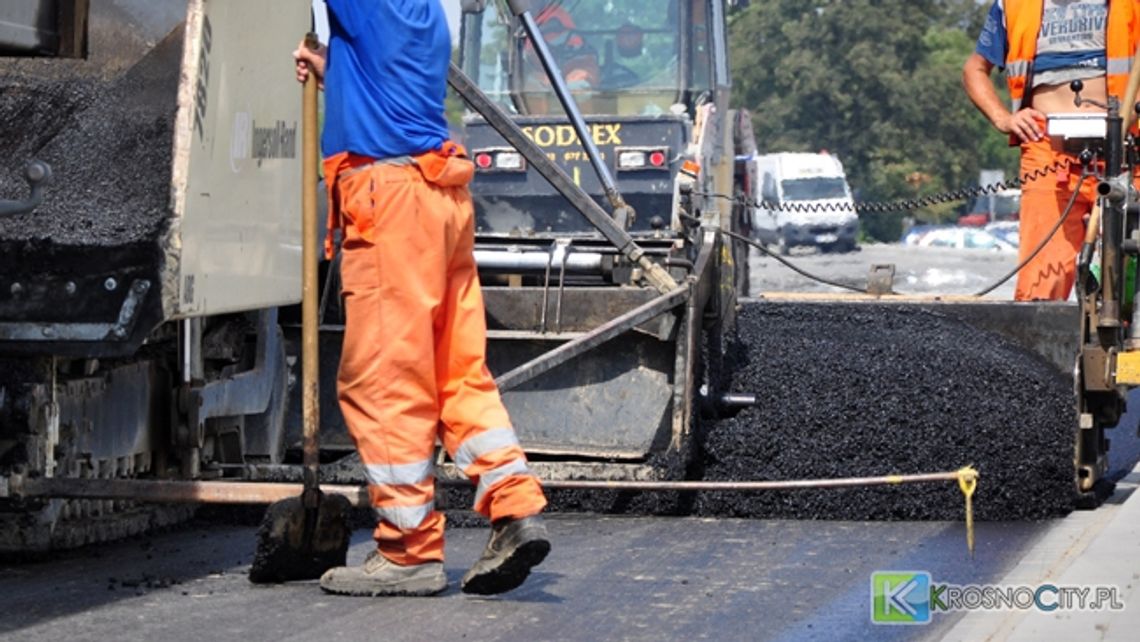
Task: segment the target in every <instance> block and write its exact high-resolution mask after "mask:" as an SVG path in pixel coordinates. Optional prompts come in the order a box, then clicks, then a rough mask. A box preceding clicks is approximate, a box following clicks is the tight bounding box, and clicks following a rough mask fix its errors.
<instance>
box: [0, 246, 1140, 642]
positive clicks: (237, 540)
mask: <svg viewBox="0 0 1140 642" xmlns="http://www.w3.org/2000/svg"><path fill="white" fill-rule="evenodd" d="M978 252H982V251H961V252H938V253H937V254H936V255H935V254H933V253H928V252H922V253H919V252H918V251H916V250H910V249H908V248H897V247H891V246H872V247H868V248H865V249H864V251H863V252H859V253H855V254H849V255H843V256H831V255H827V256H817V255H803V256H795V257H793V259H794V260H795V261H797V262H798V263H801V264H802V265H803V266H804V267H805V268H807V269H809V270H812V271H818V272H821V273H823V274H826V275H828V276H830V277H832V278H841V279H847V280H849V281H851V282H852V283H856V282H858V281H859V280H860V279H864V278H865V275H866V272H867V265H868V264H870V263H896V265H897V266H898V272H897V274H898V276H897V277H896V284H897V285H896V289H898V290H900V291H901V290H904V283H910V285H911V287H908V288H905V289H906V291H909V292H916V291H924V290H925V291H945V292H969V291H973V290H976V289H978V287H980V286H981V285H984V283H983V282H984V281H986V279H987V278H989V277H990V276H991V275H992V276H994V277H996V276H1000V273H1001V272H1004V271H1005V270H1007V269H1008V268H1009V267H1011V266H1012V258H1011V257H1009V256H1005V255H999V254H1000V253H996V252H995V253H993V254H992V255H991V254H990V253H988V252H983V254H984V256H981V255H979V254H978ZM752 267H753V288H754V290H753V292H754V293H756V292H757V290H762V289H783V290H793V289H800V290H802V289H813V288H809V287H807V286H805V285H804V284H803V282H802V281H801V280H800V277H798V276H795V275H790V273H786V270H784V268H782V267H780V266H778V265H777V264H775V262H774V261H772V260H770V259H761V258H758V257H755V256H754V257H753V259H752ZM967 268H968V269H967ZM908 279H910V280H909V281H908ZM933 281H937V284H934V283H932V282H933ZM955 284H956V286H955ZM939 285H941V286H945V287H938V286H939ZM976 286H977V287H976ZM998 296H999V297H1001V296H1002V294H1001V291H999V293H998ZM1004 296H1005V297H1006V298H1008V296H1009V295H1008V293H1007V294H1005V295H1004ZM1134 406H1140V400H1137V402H1136V403H1135V404H1134ZM1135 423H1136V421H1135V418H1134V417H1128V418H1126V419H1125V423H1124V424H1123V425H1124V426H1134V425H1135ZM1112 437H1113V449H1112V454H1111V455H1112V464H1113V469H1114V470H1116V471H1125V470H1129V469H1131V467H1132V465H1133V463H1134V462H1135V461H1136V460H1137V458H1138V456H1140V442H1138V440H1137V439H1136V436H1135V430H1134V429H1133V428H1122V429H1120V430H1119V431H1118V432H1117V434H1114V435H1112ZM1027 483H1032V480H1029V481H1028V482H1027ZM898 492H900V493H905V492H907V490H906V488H905V487H904V488H900V489H899V490H898ZM549 525H550V531H551V535H552V538H553V541H554V550H553V552H552V553H551V555H550V557H549V558H548V559H547V561H546V562H545V563H544V564H543V565H542V566H540V567H538V568H537V569H536V572H535V573H534V574H533V575H532V577H531V578H530V580H529V581H528V582H527V583H526V584H524V585H523V587H521V588H520V589H518V590H516V591H514V592H512V593H509V594H507V595H504V596H499V597H494V598H474V597H469V596H466V595H463V594H462V593H460V592H459V591H458V588H457V585H458V580H459V578H460V577H461V576H462V574H463V572H464V571H465V570H466V568H467V566H468V565H469V564H471V563H472V562H473V561H474V560H475V558H476V557H477V556H478V554H479V551H480V550H481V548H482V546H483V544H484V541H485V538H486V535H487V534H486V531H485V530H484V529H453V530H449V531H448V546H447V555H448V560H447V563H446V568H447V573H448V577H449V578H450V579H451V583H452V586H451V588H450V589H449V590H448V591H447V592H446V593H445V594H444V595H442V596H440V597H435V598H376V599H369V598H342V597H334V596H329V595H325V594H323V593H322V592H321V591H320V590H319V588H318V587H317V586H316V585H315V583H312V582H309V583H298V584H293V585H287V586H276V587H255V586H252V585H250V584H249V583H248V582H247V580H246V578H245V572H246V571H247V570H248V568H249V566H248V565H249V562H250V559H251V558H252V555H253V547H254V529H253V528H252V527H245V526H232V525H224V524H216V523H201V522H199V523H195V524H192V525H190V526H187V527H184V528H181V529H178V530H175V531H172V532H168V533H164V534H159V535H151V536H146V537H141V538H135V539H132V540H128V541H125V542H121V543H117V544H112V545H103V546H99V547H91V548H88V549H83V550H79V551H73V552H68V553H61V554H57V555H54V556H52V557H51V558H49V559H47V560H40V561H37V562H30V563H23V564H13V563H6V564H2V565H0V613H2V614H3V615H2V616H0V636H2V637H5V638H10V639H68V640H96V639H99V640H104V639H108V638H112V639H121V640H154V639H162V640H195V641H197V640H202V639H246V640H261V639H274V640H313V639H321V640H341V639H343V640H372V639H385V640H433V642H434V641H444V640H610V639H629V640H661V639H669V640H672V639H677V640H683V639H716V640H835V639H851V640H869V639H875V640H906V639H917V638H924V637H927V636H933V635H936V634H937V633H939V632H941V631H944V630H946V629H947V628H948V627H949V625H950V624H952V623H953V622H954V621H955V618H952V617H946V618H942V619H936V620H935V622H934V623H933V624H931V625H929V626H924V627H883V626H876V625H872V624H871V622H870V618H869V610H870V608H869V583H870V582H869V580H870V575H871V573H872V572H873V571H875V570H925V571H930V572H931V573H932V574H933V576H934V577H935V578H937V579H938V580H939V581H942V580H945V581H949V582H954V583H958V584H966V583H978V582H987V581H996V580H997V579H998V578H1000V577H1001V576H1002V575H1003V574H1004V573H1005V572H1006V571H1008V570H1009V569H1010V568H1011V567H1012V566H1013V565H1014V564H1015V563H1016V562H1017V560H1018V559H1019V557H1020V556H1021V554H1022V553H1023V552H1024V551H1025V550H1026V549H1027V548H1028V547H1029V546H1030V545H1031V544H1032V543H1033V542H1035V541H1036V540H1037V539H1039V538H1040V537H1041V536H1042V535H1043V534H1044V533H1045V532H1046V531H1047V530H1048V529H1049V528H1051V526H1052V523H1050V522H1038V523H1028V522H1021V523H981V524H978V530H977V541H978V547H977V552H976V554H975V556H974V557H973V558H972V559H971V558H970V557H969V556H968V555H967V554H966V548H965V535H964V527H963V525H962V524H961V523H960V522H811V521H778V520H724V519H720V520H712V519H697V518H651V517H599V516H591V515H559V516H553V517H551V519H550V521H549ZM370 546H371V541H370V539H369V533H368V531H365V530H361V531H357V532H356V533H355V536H354V539H353V547H352V549H351V550H350V552H349V562H350V563H357V562H359V561H361V560H362V559H363V557H364V556H365V555H366V554H367V552H368V550H369V548H370Z"/></svg>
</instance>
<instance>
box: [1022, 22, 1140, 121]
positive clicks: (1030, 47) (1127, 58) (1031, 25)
mask: <svg viewBox="0 0 1140 642" xmlns="http://www.w3.org/2000/svg"><path fill="white" fill-rule="evenodd" d="M1044 5H1045V2H1044V0H1004V1H1003V2H1002V8H1003V9H1004V11H1003V13H1004V15H1005V29H1006V37H1007V42H1008V51H1007V52H1006V60H1005V71H1006V82H1007V83H1008V85H1009V95H1010V97H1011V98H1012V103H1013V106H1012V107H1013V111H1017V110H1018V109H1021V102H1022V100H1023V99H1024V98H1025V91H1026V88H1027V87H1028V84H1029V78H1030V75H1031V74H1032V71H1033V59H1034V58H1035V57H1036V55H1037V36H1038V32H1040V31H1041V16H1042V14H1043V13H1044V11H1045V6H1044ZM1137 42H1140V3H1138V2H1135V1H1134V0H1116V1H1115V2H1114V1H1113V0H1108V33H1107V37H1106V46H1105V48H1106V50H1107V51H1106V54H1107V57H1108V68H1107V70H1106V74H1107V81H1108V95H1110V96H1116V97H1118V98H1123V97H1124V92H1125V90H1126V89H1127V84H1128V73H1129V71H1130V70H1131V67H1132V56H1133V54H1135V53H1136V43H1137Z"/></svg>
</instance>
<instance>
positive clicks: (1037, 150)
mask: <svg viewBox="0 0 1140 642" xmlns="http://www.w3.org/2000/svg"><path fill="white" fill-rule="evenodd" d="M1042 125H1044V123H1042ZM1055 167H1060V170H1059V171H1053V170H1051V169H1050V168H1055ZM1021 176H1022V178H1023V181H1022V184H1021V215H1020V218H1021V222H1020V224H1019V228H1020V232H1019V233H1020V237H1021V238H1020V243H1019V246H1020V247H1019V251H1018V252H1019V256H1018V261H1019V262H1020V261H1024V260H1025V257H1027V256H1029V254H1030V253H1031V252H1033V250H1035V249H1037V246H1038V245H1039V244H1040V243H1041V239H1043V238H1045V237H1046V236H1047V235H1048V234H1049V231H1050V230H1052V229H1053V226H1054V225H1056V224H1057V220H1058V219H1059V218H1060V217H1061V214H1063V213H1064V211H1065V206H1066V205H1068V203H1069V199H1070V198H1071V197H1072V195H1073V192H1074V191H1075V190H1079V194H1078V195H1077V200H1076V201H1075V202H1074V203H1073V209H1071V210H1070V211H1069V215H1068V216H1067V217H1066V218H1065V222H1064V223H1063V224H1062V225H1061V228H1060V229H1058V230H1057V233H1056V234H1054V235H1053V238H1051V239H1049V241H1048V242H1047V243H1046V244H1045V247H1043V248H1041V252H1039V253H1038V254H1037V256H1036V257H1034V258H1033V260H1032V261H1030V262H1029V263H1028V264H1027V265H1026V266H1025V267H1024V268H1022V269H1021V272H1018V274H1017V287H1016V288H1015V290H1014V295H1013V298H1014V299H1016V300H1018V301H1033V300H1051V301H1064V300H1065V299H1068V298H1069V293H1070V292H1072V291H1073V284H1074V283H1075V282H1076V278H1077V252H1079V251H1080V247H1081V242H1082V241H1083V240H1084V237H1085V219H1086V218H1087V217H1088V214H1089V212H1090V211H1091V210H1092V206H1093V203H1094V202H1096V179H1095V178H1093V177H1091V176H1090V177H1086V178H1085V179H1084V180H1083V181H1082V180H1081V166H1080V163H1079V162H1078V161H1077V159H1076V158H1075V157H1074V156H1073V155H1072V154H1066V153H1064V152H1061V151H1058V150H1055V149H1054V147H1053V143H1052V142H1051V141H1050V140H1049V138H1048V137H1045V138H1044V139H1042V140H1039V141H1034V142H1028V143H1022V144H1021ZM1027 177H1028V178H1027ZM1078 183H1080V184H1079V185H1078Z"/></svg>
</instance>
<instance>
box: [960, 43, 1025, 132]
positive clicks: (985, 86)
mask: <svg viewBox="0 0 1140 642" xmlns="http://www.w3.org/2000/svg"><path fill="white" fill-rule="evenodd" d="M993 68H994V65H993V63H991V62H990V61H988V60H986V59H985V58H983V57H982V56H981V54H978V53H977V52H975V53H972V54H970V57H969V58H967V59H966V64H964V65H962V86H964V87H965V88H966V95H967V96H969V97H970V100H971V101H973V103H974V106H975V107H977V108H978V111H980V112H982V114H984V115H985V117H986V118H988V119H989V120H990V122H991V123H993V126H994V127H996V128H997V130H998V131H1000V132H1001V133H1003V134H1013V135H1015V136H1017V137H1018V138H1019V139H1021V140H1023V141H1031V140H1041V136H1042V135H1044V132H1042V131H1041V122H1043V121H1044V120H1045V114H1043V113H1041V112H1039V111H1037V110H1036V109H1033V108H1032V107H1026V108H1024V109H1020V110H1018V111H1017V113H1010V111H1009V110H1008V109H1006V107H1005V105H1004V104H1002V101H1001V98H999V97H998V94H997V90H996V89H994V83H993V81H992V80H990V72H992V71H993Z"/></svg>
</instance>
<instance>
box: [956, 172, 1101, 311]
mask: <svg viewBox="0 0 1140 642" xmlns="http://www.w3.org/2000/svg"><path fill="white" fill-rule="evenodd" d="M1088 177H1089V173H1088V172H1081V177H1080V179H1079V180H1077V186H1076V187H1075V188H1073V195H1072V196H1070V197H1069V202H1068V203H1067V204H1066V205H1065V211H1064V212H1061V216H1060V217H1059V218H1058V219H1057V222H1056V223H1054V224H1053V229H1051V230H1049V234H1047V235H1046V236H1045V238H1043V239H1041V242H1040V243H1038V244H1037V247H1035V248H1033V251H1032V252H1030V253H1029V256H1027V257H1025V258H1024V259H1023V260H1022V261H1021V262H1020V263H1018V264H1017V266H1016V267H1014V268H1013V269H1012V270H1010V271H1009V273H1008V274H1006V275H1005V276H1003V277H1001V279H999V280H998V281H997V282H996V283H994V284H993V285H991V286H989V287H988V288H986V289H984V290H981V291H980V292H978V293H977V294H975V295H974V296H976V297H983V296H985V295H987V294H989V293H990V292H993V291H994V290H996V289H997V288H998V287H999V286H1001V284H1002V283H1005V282H1006V281H1008V280H1010V279H1011V278H1013V275H1015V274H1017V273H1018V272H1020V271H1021V270H1022V268H1024V267H1025V266H1026V265H1028V264H1029V262H1030V261H1032V260H1033V259H1034V258H1036V256H1037V255H1038V254H1040V253H1041V250H1043V249H1044V248H1045V246H1046V245H1048V243H1049V241H1051V240H1052V239H1053V236H1054V235H1055V234H1057V230H1059V229H1061V225H1063V224H1064V223H1065V219H1067V218H1069V214H1070V213H1071V212H1072V211H1073V205H1075V204H1076V202H1077V196H1079V195H1080V193H1081V183H1083V182H1085V179H1086V178H1088Z"/></svg>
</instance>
